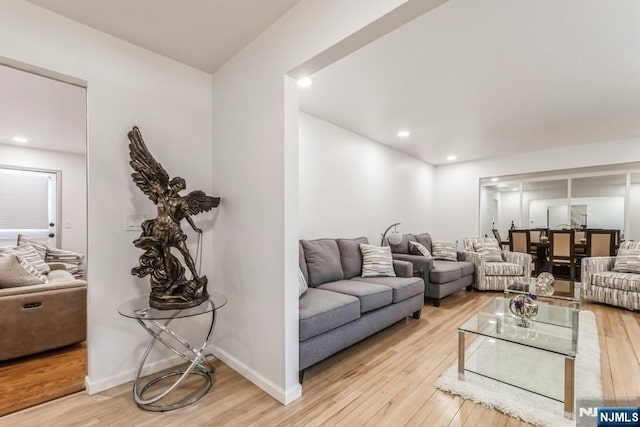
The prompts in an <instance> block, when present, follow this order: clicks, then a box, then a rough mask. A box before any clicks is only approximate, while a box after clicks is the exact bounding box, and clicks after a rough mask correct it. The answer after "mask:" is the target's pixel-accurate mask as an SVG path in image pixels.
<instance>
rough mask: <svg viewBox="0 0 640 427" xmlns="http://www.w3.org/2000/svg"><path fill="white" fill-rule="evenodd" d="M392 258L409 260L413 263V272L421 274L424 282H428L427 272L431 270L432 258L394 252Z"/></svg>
mask: <svg viewBox="0 0 640 427" xmlns="http://www.w3.org/2000/svg"><path fill="white" fill-rule="evenodd" d="M393 260H394V261H396V260H399V261H409V262H410V263H411V264H413V273H420V274H421V275H422V276H423V279H424V280H425V283H428V280H429V274H430V273H431V270H433V258H431V257H426V256H423V255H410V254H397V253H394V254H393Z"/></svg>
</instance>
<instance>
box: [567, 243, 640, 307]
mask: <svg viewBox="0 0 640 427" xmlns="http://www.w3.org/2000/svg"><path fill="white" fill-rule="evenodd" d="M639 253H640V242H635V241H625V242H621V243H620V248H619V249H618V255H617V256H606V257H589V258H584V259H583V260H582V274H581V276H580V280H581V282H582V289H583V290H582V292H583V295H582V296H583V298H585V299H586V300H587V301H592V302H601V303H604V304H609V305H614V306H617V307H624V308H627V309H629V310H640V268H639V267H638V266H640V255H638V254H639ZM622 257H631V260H632V262H626V263H620V262H619V263H618V267H617V268H616V261H621V260H619V259H618V258H622ZM634 260H635V262H633V261H634ZM624 264H626V265H627V266H628V267H631V268H624ZM621 267H622V268H621ZM615 270H626V271H615Z"/></svg>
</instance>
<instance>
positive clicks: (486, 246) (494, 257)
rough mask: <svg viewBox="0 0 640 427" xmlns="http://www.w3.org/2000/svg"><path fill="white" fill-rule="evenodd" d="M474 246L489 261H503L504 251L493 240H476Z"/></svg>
mask: <svg viewBox="0 0 640 427" xmlns="http://www.w3.org/2000/svg"><path fill="white" fill-rule="evenodd" d="M473 248H474V249H475V250H476V252H477V253H479V254H480V255H482V256H483V257H484V260H485V261H487V262H502V261H504V260H503V259H502V251H501V250H500V247H499V246H497V245H496V244H495V243H493V242H485V243H482V242H476V243H475V244H474V245H473Z"/></svg>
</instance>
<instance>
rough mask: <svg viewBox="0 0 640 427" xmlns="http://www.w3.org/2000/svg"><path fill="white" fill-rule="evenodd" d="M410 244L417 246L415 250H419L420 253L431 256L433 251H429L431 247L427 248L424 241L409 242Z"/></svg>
mask: <svg viewBox="0 0 640 427" xmlns="http://www.w3.org/2000/svg"><path fill="white" fill-rule="evenodd" d="M409 245H410V246H412V247H413V248H415V250H417V251H418V252H420V255H424V256H426V257H430V256H431V252H429V249H427V248H426V247H425V246H424V245H423V244H422V243H418V242H409Z"/></svg>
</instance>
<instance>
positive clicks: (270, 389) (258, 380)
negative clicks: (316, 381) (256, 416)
mask: <svg viewBox="0 0 640 427" xmlns="http://www.w3.org/2000/svg"><path fill="white" fill-rule="evenodd" d="M207 349H208V350H210V351H211V352H212V353H213V355H214V356H215V357H217V358H218V359H220V361H222V362H223V363H224V364H225V365H227V366H229V367H230V368H231V369H233V370H234V371H236V372H238V373H239V374H240V375H242V376H243V377H245V378H246V379H248V380H249V381H251V382H252V383H254V384H255V385H256V386H258V387H260V388H261V389H262V390H264V391H265V392H267V393H268V394H269V395H271V396H272V397H273V398H274V399H276V400H277V401H278V402H280V403H282V404H283V405H288V404H289V403H291V402H293V401H294V400H296V399H297V398H299V397H300V396H302V386H301V385H300V384H296V385H295V386H293V387H290V388H289V389H287V390H284V389H283V388H282V387H278V386H277V385H275V384H274V383H273V382H272V381H271V380H269V379H267V378H265V377H264V376H262V375H260V374H259V373H258V372H256V371H254V370H253V369H252V368H250V367H249V366H247V365H246V364H244V363H243V362H241V361H239V360H238V359H236V358H235V357H233V356H231V355H230V354H229V353H227V352H226V351H224V350H222V349H221V348H220V347H217V346H215V345H212V346H209V347H207Z"/></svg>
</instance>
